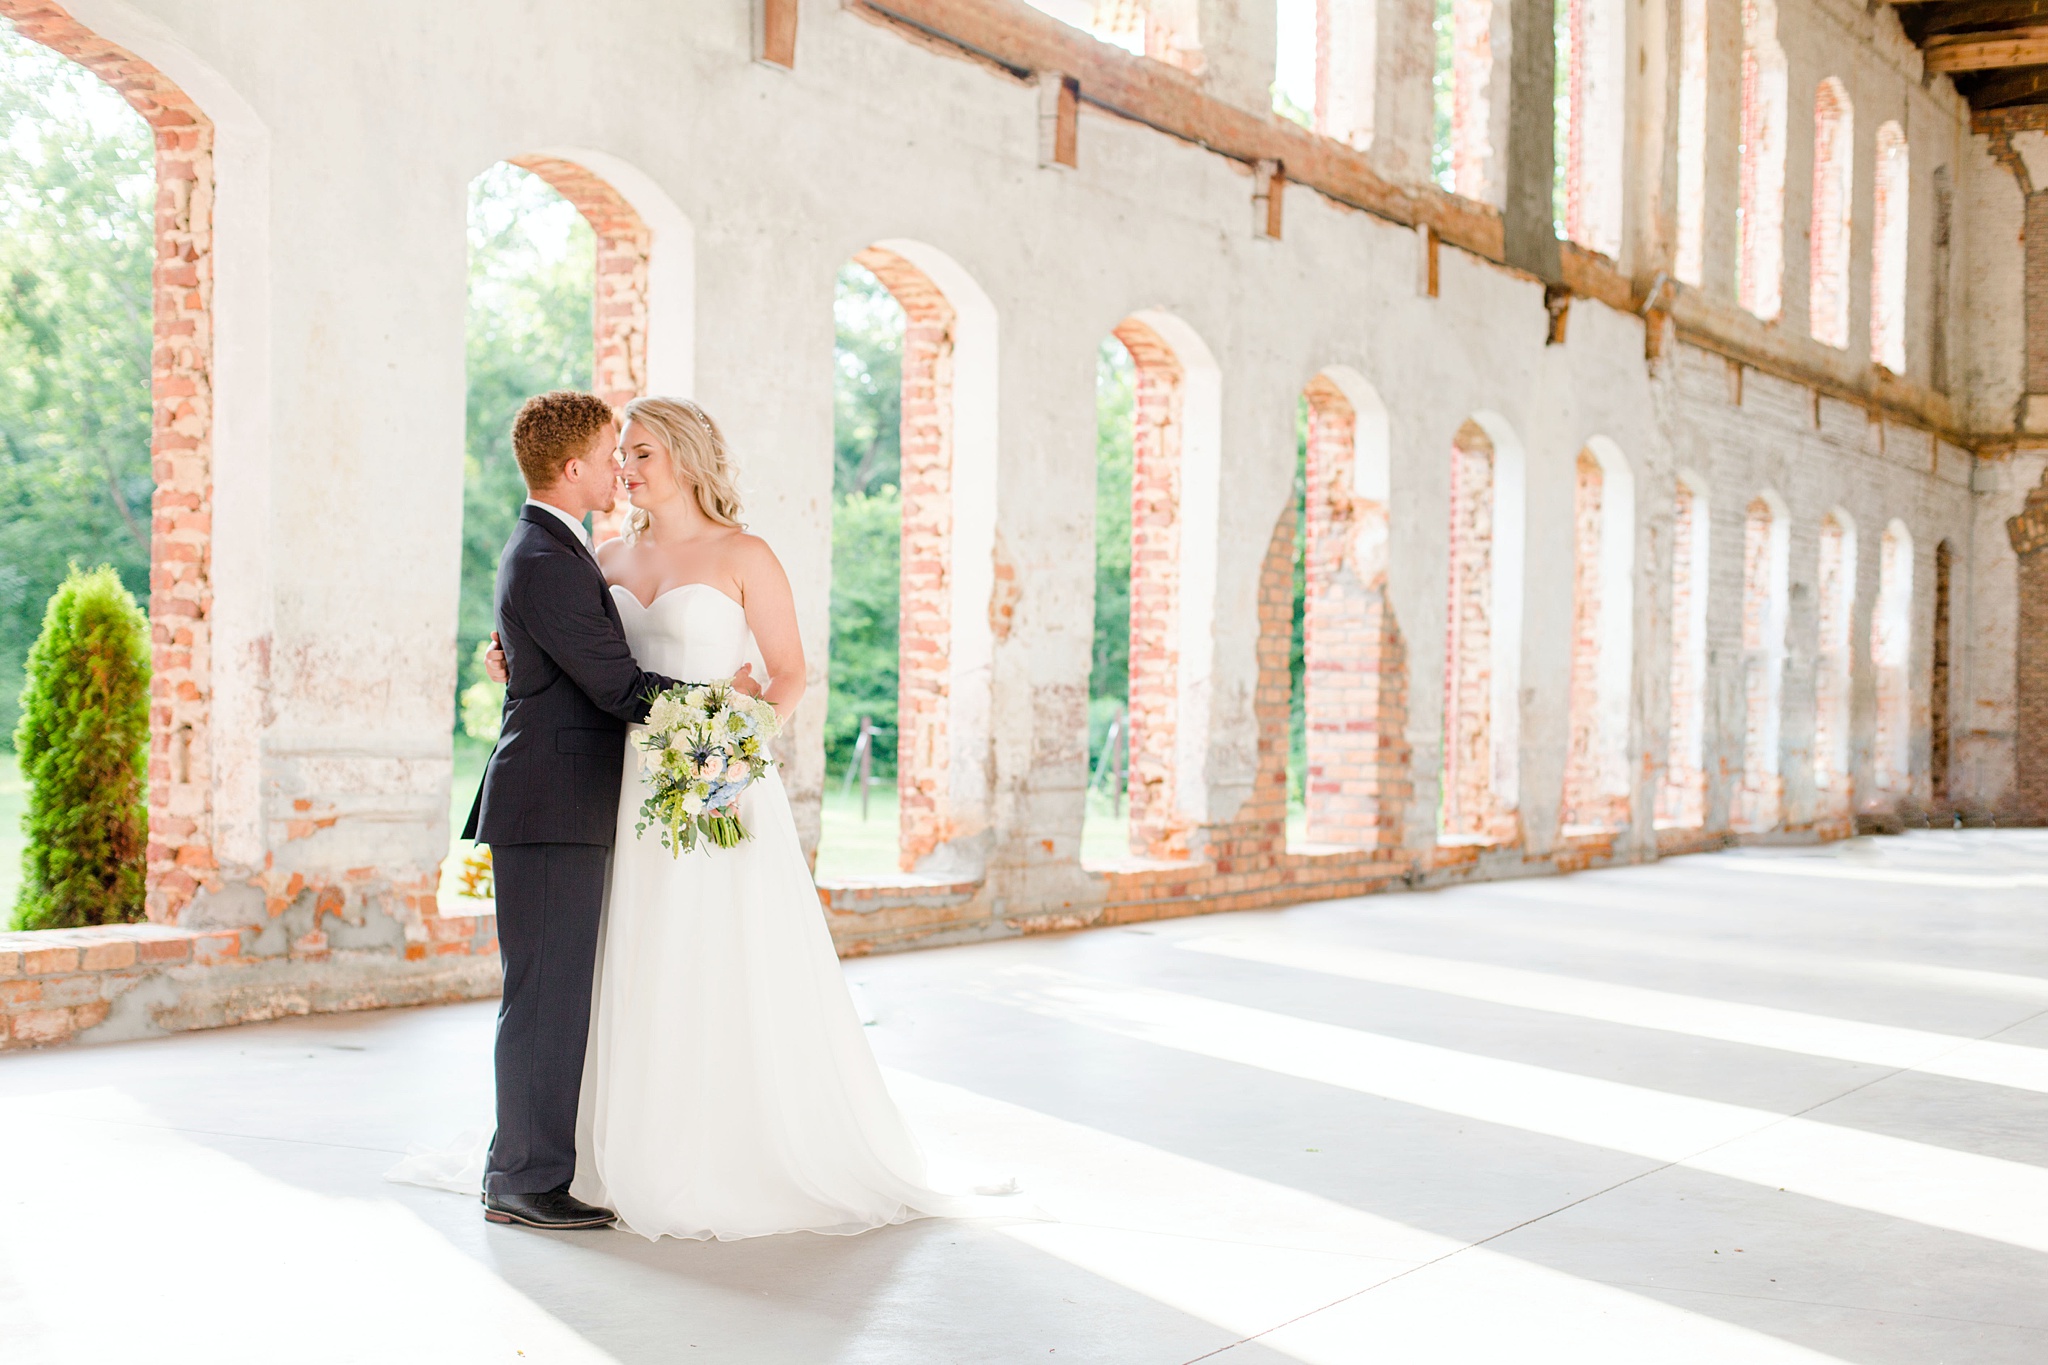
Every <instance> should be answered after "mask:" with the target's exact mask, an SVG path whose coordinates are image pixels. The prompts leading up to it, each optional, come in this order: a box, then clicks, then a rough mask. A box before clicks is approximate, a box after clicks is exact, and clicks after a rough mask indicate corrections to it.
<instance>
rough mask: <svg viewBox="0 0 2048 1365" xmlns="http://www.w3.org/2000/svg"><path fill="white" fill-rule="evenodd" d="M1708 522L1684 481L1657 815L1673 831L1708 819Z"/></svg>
mask: <svg viewBox="0 0 2048 1365" xmlns="http://www.w3.org/2000/svg"><path fill="white" fill-rule="evenodd" d="M1705 524H1706V507H1705V505H1704V499H1702V498H1701V497H1700V496H1699V495H1698V494H1697V493H1695V492H1693V489H1692V485H1691V484H1689V483H1687V482H1686V481H1685V480H1683V479H1680V480H1679V481H1678V489H1677V492H1676V494H1675V496H1674V497H1673V499H1672V509H1671V672H1670V685H1669V691H1670V697H1671V712H1670V722H1669V725H1670V728H1669V731H1668V732H1667V733H1668V740H1667V743H1666V745H1665V757H1664V780H1663V782H1662V783H1661V784H1659V786H1658V788H1657V817H1656V818H1657V824H1658V825H1660V826H1668V827H1670V828H1673V829H1696V828H1698V827H1699V826H1701V825H1703V824H1705V823H1706V818H1707V774H1706V770H1705V768H1704V766H1703V755H1704V753H1705V742H1706V734H1705V720H1706V688H1707V678H1706V672H1707V642H1706V640H1705V639H1704V638H1703V637H1704V631H1703V629H1702V627H1703V626H1704V624H1705V621H1704V613H1703V612H1701V611H1700V608H1701V607H1703V606H1704V605H1705V604H1704V603H1703V602H1700V601H1699V600H1698V599H1699V598H1700V597H1703V596H1704V595H1705V594H1706V592H1707V590H1708V589H1707V576H1706V565H1705V564H1704V563H1703V562H1702V555H1703V552H1704V550H1705V548H1706V547H1705V540H1706V537H1705V535H1704V534H1703V533H1704V531H1705Z"/></svg>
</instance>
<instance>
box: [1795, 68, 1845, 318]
mask: <svg viewBox="0 0 2048 1365" xmlns="http://www.w3.org/2000/svg"><path fill="white" fill-rule="evenodd" d="M1855 164H1856V115H1855V112H1854V110H1853V109H1852V108H1851V106H1850V104H1849V95H1848V92H1847V91H1845V90H1844V89H1843V88H1842V83H1841V81H1839V80H1837V79H1836V78H1835V77H1833V76H1830V77H1828V78H1827V79H1826V80H1824V81H1822V82H1821V83H1820V89H1819V90H1818V91H1817V92H1816V93H1815V95H1814V100H1813V227H1812V234H1811V235H1812V242H1811V250H1812V266H1811V280H1810V282H1809V284H1808V286H1807V288H1808V294H1807V298H1808V324H1807V325H1808V329H1809V330H1810V331H1811V332H1812V334H1813V338H1814V340H1816V341H1825V342H1826V343H1827V344H1828V345H1830V346H1847V345H1848V344H1849V205H1850V202H1851V193H1852V187H1853V185H1854V181H1855V169H1854V168H1855Z"/></svg>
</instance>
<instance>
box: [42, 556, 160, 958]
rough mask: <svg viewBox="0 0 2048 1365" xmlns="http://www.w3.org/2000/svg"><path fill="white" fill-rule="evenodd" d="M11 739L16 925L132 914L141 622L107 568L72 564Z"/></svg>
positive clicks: (143, 751) (142, 754) (140, 848)
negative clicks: (15, 787) (24, 793)
mask: <svg viewBox="0 0 2048 1365" xmlns="http://www.w3.org/2000/svg"><path fill="white" fill-rule="evenodd" d="M14 746H15V748H16V750H17V751H18V752H19V753H20V754H21V768H22V776H23V777H24V778H25V779H26V780H27V784H28V813H27V814H26V815H25V816H24V817H23V821H22V824H23V827H24V830H25V832H26V833H27V835H28V847H27V849H26V850H25V851H24V853H23V855H22V884H21V891H20V893H19V896H18V898H17V899H16V901H15V905H14V927H15V928H17V929H61V928H71V927H75V926H78V925H84V924H118V923H121V922H123V921H127V920H138V919H141V918H142V878H143V853H144V849H145V847H146V845H147V842H148V836H149V817H148V814H147V812H146V810H145V808H144V805H143V800H144V793H145V792H146V791H147V781H146V773H147V771H148V765H149V621H148V620H147V618H145V617H144V616H143V614H142V608H140V607H138V606H137V605H136V604H135V598H134V597H133V595H131V594H130V593H129V591H128V590H127V589H126V588H124V587H122V586H121V579H120V577H119V576H118V575H117V574H115V572H114V571H113V569H111V568H109V567H107V566H106V565H101V566H100V567H99V568H97V569H94V570H93V571H92V572H90V573H81V572H79V571H78V570H76V569H74V570H72V571H71V574H70V576H69V577H68V578H66V579H65V580H64V583H63V585H62V586H61V587H59V588H58V589H57V592H56V594H55V595H54V596H52V597H51V598H50V605H49V609H48V610H47V611H46V612H45V613H44V615H43V630H42V634H41V635H40V636H38V637H37V639H36V643H35V647H34V648H33V649H31V650H30V651H29V656H28V682H27V684H26V685H25V686H24V687H23V688H22V691H21V721H20V723H19V724H18V725H17V726H16V727H15V731H14Z"/></svg>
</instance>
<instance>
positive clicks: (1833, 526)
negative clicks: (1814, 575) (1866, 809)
mask: <svg viewBox="0 0 2048 1365" xmlns="http://www.w3.org/2000/svg"><path fill="white" fill-rule="evenodd" d="M1819 570H1820V582H1819V585H1818V586H1819V595H1820V601H1819V616H1820V620H1819V632H1818V639H1817V641H1816V644H1815V653H1814V676H1813V691H1814V717H1813V785H1814V786H1815V788H1817V789H1818V791H1819V794H1820V803H1821V806H1822V808H1823V810H1824V811H1825V812H1826V813H1828V814H1830V815H1847V814H1848V813H1849V788H1850V768H1849V698H1850V687H1851V679H1852V673H1853V663H1852V660H1851V650H1850V647H1849V634H1850V631H1849V627H1850V622H1851V619H1852V618H1853V616H1854V614H1855V610H1856V522H1855V520H1854V519H1853V518H1851V517H1850V515H1849V514H1848V513H1847V512H1845V511H1843V510H1842V509H1841V508H1839V507H1838V508H1836V509H1835V510H1834V511H1832V512H1830V513H1828V514H1827V516H1826V517H1824V518H1822V520H1821V523H1820V564H1819Z"/></svg>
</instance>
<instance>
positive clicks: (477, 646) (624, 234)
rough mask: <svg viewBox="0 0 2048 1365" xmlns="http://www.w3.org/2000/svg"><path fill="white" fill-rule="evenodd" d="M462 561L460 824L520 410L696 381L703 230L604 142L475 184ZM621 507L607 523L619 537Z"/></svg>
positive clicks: (475, 744) (496, 692)
mask: <svg viewBox="0 0 2048 1365" xmlns="http://www.w3.org/2000/svg"><path fill="white" fill-rule="evenodd" d="M468 238H469V296H468V309H467V321H466V340H465V346H466V370H467V379H466V387H467V402H466V436H465V442H464V445H465V453H464V460H463V483H462V501H463V519H462V568H461V580H460V589H459V597H458V605H457V611H456V631H455V636H456V638H455V645H456V666H455V669H454V670H453V671H454V675H455V691H456V704H455V736H454V744H453V755H454V778H453V782H452V785H451V790H450V820H451V831H452V830H459V829H460V827H461V823H462V820H463V818H464V816H465V815H466V814H467V812H468V809H469V803H470V799H471V797H472V796H473V794H474V793H475V791H476V787H477V783H478V782H479V781H480V780H481V776H482V771H483V765H484V763H485V761H486V760H487V759H488V757H489V754H490V747H491V745H492V743H493V742H494V741H495V740H496V738H497V725H498V712H499V708H500V706H501V705H502V702H503V697H504V689H503V687H501V686H500V685H498V684H495V683H492V682H491V681H490V680H489V679H488V678H487V677H486V676H485V674H484V671H483V654H482V651H483V650H484V649H485V648H486V647H487V642H488V640H489V637H490V633H491V630H492V628H493V624H494V618H495V612H496V604H495V598H496V582H497V568H498V557H499V554H500V552H501V551H502V550H503V548H504V544H505V541H506V539H507V537H508V536H509V535H510V534H511V531H512V526H513V523H514V522H515V521H517V519H518V517H519V511H520V507H521V505H522V504H523V502H524V500H525V497H526V489H525V483H524V481H523V480H522V479H521V478H520V475H519V469H518V465H517V464H516V462H515V461H514V460H513V458H512V420H513V418H514V416H515V415H516V414H517V413H518V410H519V406H520V404H521V403H523V402H524V401H525V400H526V399H527V398H529V397H531V396H532V395H534V394H536V393H544V392H546V391H548V390H550V389H562V388H568V389H583V390H588V391H591V392H594V393H596V394H597V395H598V396H599V397H600V398H603V399H604V400H605V401H606V402H607V403H610V404H612V405H614V406H618V405H620V404H623V403H625V402H626V401H628V400H629V399H632V398H635V397H638V396H639V395H641V394H644V393H649V392H661V393H668V394H677V395H685V396H686V395H687V394H688V393H689V392H690V389H691V372H690V371H691V362H692V346H691V328H692V325H693V324H692V308H693V304H692V299H691V281H692V276H693V272H692V265H691V236H690V228H689V222H688V220H687V219H686V218H684V217H683V215H682V212H681V210H680V209H678V208H677V207H676V206H675V204H674V202H673V201H671V200H670V199H669V198H668V197H667V196H666V195H665V194H664V193H662V191H661V190H659V189H658V188H657V187H656V186H655V185H654V184H653V182H652V181H651V180H649V179H648V178H647V177H646V176H644V175H643V174H641V173H640V172H638V171H636V170H635V169H634V168H633V167H631V166H630V165H627V164H626V163H623V162H620V161H618V160H617V159H616V158H612V157H608V156H606V155H604V154H603V153H599V152H594V151H580V150H579V151H561V152H549V153H545V154H535V155H530V156H520V157H515V158H512V159H510V160H507V161H501V162H498V163H497V164H496V165H494V166H491V167H489V168H487V169H486V170H484V171H483V172H482V173H481V174H480V175H478V176H477V177H476V179H475V180H473V181H471V182H470V186H469V221H468ZM624 517H625V509H624V506H623V505H621V506H620V507H619V508H618V509H616V510H615V511H614V512H613V513H612V514H611V515H610V516H609V517H599V518H593V521H594V523H595V524H594V525H593V526H592V528H591V529H592V533H593V538H594V539H595V540H598V541H602V540H604V539H607V538H609V537H610V536H613V535H616V534H617V533H618V530H619V528H620V527H621V526H622V525H623V523H624ZM472 854H473V848H472V846H471V845H470V844H469V843H468V842H467V841H465V840H462V839H460V838H454V839H452V840H451V845H450V856H449V857H447V858H446V859H444V861H443V863H442V874H441V892H440V894H441V896H442V898H443V899H444V900H445V901H450V902H453V901H454V900H455V899H456V898H458V897H463V896H464V895H465V892H464V881H463V873H464V868H465V867H466V866H467V865H469V863H470V862H471V859H472Z"/></svg>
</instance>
